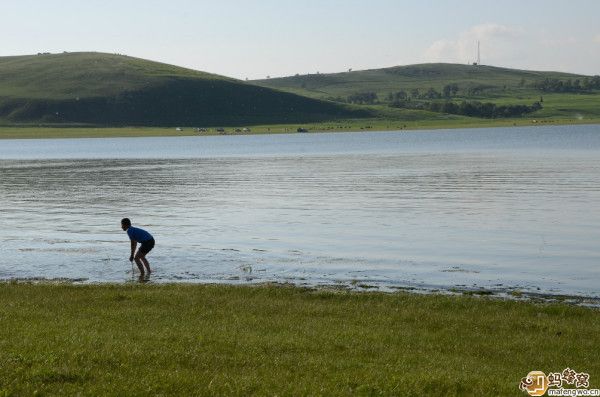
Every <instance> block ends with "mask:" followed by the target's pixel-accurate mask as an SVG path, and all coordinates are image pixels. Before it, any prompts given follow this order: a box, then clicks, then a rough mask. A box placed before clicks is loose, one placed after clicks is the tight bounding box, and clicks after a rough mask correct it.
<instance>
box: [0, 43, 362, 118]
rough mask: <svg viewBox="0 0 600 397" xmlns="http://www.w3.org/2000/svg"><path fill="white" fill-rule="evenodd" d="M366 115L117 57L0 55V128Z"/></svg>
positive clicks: (288, 94) (160, 65) (279, 93)
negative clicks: (0, 124) (11, 125)
mask: <svg viewBox="0 0 600 397" xmlns="http://www.w3.org/2000/svg"><path fill="white" fill-rule="evenodd" d="M371 115H372V111H370V110H368V109H359V110H357V109H356V108H352V107H350V106H344V105H340V104H337V103H332V102H328V101H323V100H318V99H311V98H307V97H303V96H298V95H295V94H290V93H286V92H281V91H276V90H272V89H269V88H265V87H258V86H256V85H252V84H248V83H245V82H242V81H239V80H235V79H231V78H227V77H223V76H218V75H214V74H209V73H204V72H199V71H195V70H190V69H185V68H181V67H176V66H172V65H167V64H162V63H157V62H151V61H147V60H143V59H138V58H132V57H128V56H122V55H113V54H103V53H63V54H41V55H31V56H16V57H0V121H1V122H3V123H4V124H31V123H44V124H92V125H156V126H173V125H182V126H183V125H197V126H216V125H238V124H245V123H248V124H258V123H296V122H309V121H310V122H313V121H322V120H331V119H337V118H349V117H350V118H360V117H369V116H371Z"/></svg>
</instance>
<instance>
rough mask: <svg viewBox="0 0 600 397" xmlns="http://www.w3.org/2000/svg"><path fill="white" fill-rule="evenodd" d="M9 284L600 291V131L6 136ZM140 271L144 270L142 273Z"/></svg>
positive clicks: (4, 230) (1, 200) (2, 266)
mask: <svg viewBox="0 0 600 397" xmlns="http://www.w3.org/2000/svg"><path fill="white" fill-rule="evenodd" d="M0 212H1V214H2V227H1V228H0V279H13V278H46V279H54V278H68V279H76V280H79V281H85V282H126V281H129V280H131V279H132V276H133V275H132V272H131V264H130V263H129V261H128V257H129V242H128V240H127V236H126V234H125V233H124V232H123V231H122V230H121V229H120V227H119V221H120V219H121V218H122V217H125V216H128V217H130V218H131V219H132V221H133V223H134V225H136V226H140V227H143V228H146V229H147V230H149V231H150V232H151V233H152V234H154V236H155V238H156V241H157V245H156V248H155V250H154V251H153V252H152V253H151V254H150V256H149V259H150V263H151V264H152V265H153V267H154V273H153V274H152V276H151V279H150V280H151V281H154V282H173V281H185V282H226V283H255V282H264V281H278V282H288V281H289V282H292V283H295V284H308V285H320V284H341V285H351V286H352V285H360V284H363V285H372V286H379V287H382V288H394V287H417V288H425V289H428V288H429V289H431V288H442V289H448V288H487V289H491V290H503V291H507V290H511V289H519V290H523V291H530V292H541V293H551V294H574V295H584V296H593V297H597V296H599V293H598V280H599V278H598V276H599V270H600V254H599V253H600V246H599V244H598V243H599V241H600V126H565V127H534V128H510V129H503V128H496V129H470V130H451V131H423V132H374V133H335V134H294V135H265V136H218V137H180V138H131V139H129V138H120V139H66V140H63V139H56V140H2V141H0ZM136 271H137V269H136Z"/></svg>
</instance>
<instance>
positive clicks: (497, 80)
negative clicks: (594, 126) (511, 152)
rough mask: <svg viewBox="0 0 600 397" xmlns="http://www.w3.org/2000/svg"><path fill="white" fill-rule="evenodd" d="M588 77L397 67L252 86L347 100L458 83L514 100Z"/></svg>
mask: <svg viewBox="0 0 600 397" xmlns="http://www.w3.org/2000/svg"><path fill="white" fill-rule="evenodd" d="M583 77H584V76H581V75H576V74H568V73H558V72H538V71H528V70H518V69H507V68H499V67H493V66H477V67H475V66H470V65H459V64H447V63H428V64H420V65H409V66H396V67H391V68H383V69H370V70H359V71H353V72H345V73H331V74H310V75H298V76H289V77H281V78H272V79H268V80H254V81H252V83H254V84H258V85H261V86H264V87H269V88H277V89H282V90H287V91H290V92H295V93H299V94H302V95H309V96H312V97H314V98H325V97H337V96H341V97H347V96H348V95H350V94H353V93H357V92H365V91H372V92H375V93H377V94H378V96H379V97H380V98H381V99H383V98H384V97H385V96H386V95H387V94H388V93H390V92H396V91H399V90H405V91H407V92H408V91H409V90H411V89H413V88H418V89H420V90H427V89H429V88H430V87H431V88H435V89H436V90H437V91H440V92H441V91H442V88H443V86H444V85H447V84H452V83H456V84H458V86H459V88H460V91H459V92H461V91H462V92H463V93H464V91H466V90H467V89H469V88H472V87H476V86H486V87H490V88H489V89H488V90H486V91H487V92H488V96H491V95H499V96H506V95H509V96H513V95H514V94H515V93H519V92H531V90H530V89H528V88H526V87H525V88H520V87H519V85H520V83H521V81H522V80H523V81H524V82H525V86H527V85H530V84H531V83H533V82H536V81H540V80H543V79H545V78H556V79H564V80H566V79H576V78H583Z"/></svg>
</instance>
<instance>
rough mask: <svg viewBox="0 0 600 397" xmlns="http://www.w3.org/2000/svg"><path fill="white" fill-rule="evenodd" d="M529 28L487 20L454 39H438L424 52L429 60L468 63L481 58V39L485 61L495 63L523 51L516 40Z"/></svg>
mask: <svg viewBox="0 0 600 397" xmlns="http://www.w3.org/2000/svg"><path fill="white" fill-rule="evenodd" d="M525 36H526V35H525V31H524V30H523V29H522V28H520V27H512V26H506V25H500V24H496V23H486V24H482V25H476V26H473V27H471V28H470V29H469V30H467V31H464V32H462V33H460V34H459V35H458V37H457V38H454V39H441V40H438V41H436V42H434V43H433V44H432V45H431V46H429V48H427V50H425V53H424V56H423V57H424V60H426V61H427V62H457V63H468V62H473V61H475V60H476V59H477V42H478V41H479V42H480V43H481V60H482V63H488V64H489V63H491V62H490V61H495V60H496V59H498V58H499V57H502V58H506V57H510V58H513V57H514V56H518V55H520V54H517V53H518V52H520V51H517V53H515V51H514V49H515V48H518V45H517V46H515V43H519V42H520V41H522V39H523V38H524V37H525Z"/></svg>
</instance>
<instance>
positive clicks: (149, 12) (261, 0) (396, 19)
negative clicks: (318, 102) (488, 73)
mask: <svg viewBox="0 0 600 397" xmlns="http://www.w3.org/2000/svg"><path fill="white" fill-rule="evenodd" d="M599 15H600V1H599V0H570V1H564V0H527V1H525V0H520V1H515V0H503V1H491V0H477V1H474V0H460V1H457V0H452V1H450V0H419V1H417V0H411V1H405V0H370V1H366V0H343V1H342V0H303V1H298V0H295V1H293V0H253V1H242V0H238V1H236V0H219V1H203V0H197V1H191V0H170V1H155V0H145V1H139V0H130V1H128V0H120V1H116V0H86V1H81V0H77V1H74V0H57V1H52V2H50V1H45V0H14V1H13V0H6V1H4V0H2V1H0V37H2V40H0V56H7V55H21V54H33V53H37V52H62V51H101V52H110V53H120V54H127V55H131V56H136V57H141V58H147V59H152V60H156V61H161V62H166V63H171V64H176V65H180V66H185V67H190V68H193V69H198V70H204V71H208V72H212V73H217V74H222V75H226V76H231V77H236V78H240V79H243V78H250V79H253V78H264V77H265V76H267V75H269V76H284V75H291V74H296V73H301V74H303V73H315V72H317V71H319V72H321V73H328V72H339V71H344V70H347V69H348V68H353V69H354V70H359V69H368V68H379V67H388V66H395V65H407V64H414V63H422V62H453V63H468V62H472V61H474V60H475V59H476V55H477V41H478V40H479V41H480V42H481V61H482V63H484V64H487V65H496V66H505V67H511V68H521V69H535V70H558V71H565V72H575V73H582V74H589V75H592V74H600V23H598V16H599Z"/></svg>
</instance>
